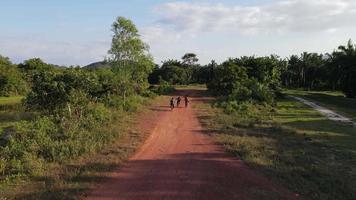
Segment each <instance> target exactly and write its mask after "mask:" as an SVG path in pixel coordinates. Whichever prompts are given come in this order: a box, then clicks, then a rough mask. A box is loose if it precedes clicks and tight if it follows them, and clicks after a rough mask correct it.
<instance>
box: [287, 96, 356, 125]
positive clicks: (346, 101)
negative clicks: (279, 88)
mask: <svg viewBox="0 0 356 200" xmlns="http://www.w3.org/2000/svg"><path fill="white" fill-rule="evenodd" d="M285 93H286V94H290V95H295V96H300V97H302V98H305V99H308V100H310V101H313V102H315V103H317V104H319V105H321V106H324V107H327V108H329V109H331V110H333V111H335V112H337V113H340V114H342V115H345V116H346V117H349V118H351V119H353V120H355V121H356V99H351V98H346V97H345V95H344V94H343V93H341V92H338V91H304V90H286V91H285Z"/></svg>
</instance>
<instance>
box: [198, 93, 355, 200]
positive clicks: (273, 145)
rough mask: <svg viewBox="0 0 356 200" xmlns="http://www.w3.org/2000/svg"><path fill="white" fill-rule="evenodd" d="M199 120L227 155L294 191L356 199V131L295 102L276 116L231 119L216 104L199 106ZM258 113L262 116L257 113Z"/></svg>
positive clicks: (281, 104) (284, 102)
mask: <svg viewBox="0 0 356 200" xmlns="http://www.w3.org/2000/svg"><path fill="white" fill-rule="evenodd" d="M196 109H197V111H198V112H197V113H198V117H199V119H200V121H201V122H202V124H203V125H204V126H205V127H206V128H207V129H208V132H209V133H211V134H212V135H213V136H214V138H215V139H216V140H217V141H218V142H219V143H220V144H222V145H223V146H224V147H225V148H226V150H227V151H229V152H230V153H232V154H233V155H235V156H237V157H239V158H240V159H242V160H243V161H244V162H245V163H246V164H247V165H249V166H250V167H252V168H254V169H256V170H258V171H261V172H262V173H264V174H265V175H267V176H268V177H270V178H271V179H273V180H275V181H276V182H279V183H280V184H282V185H285V186H286V187H288V188H289V189H290V190H292V191H294V192H296V193H298V194H300V195H301V196H305V197H307V198H310V199H320V200H324V199H348V200H351V199H356V190H355V188H356V170H355V168H356V128H355V127H352V126H349V125H345V124H342V123H338V122H333V121H330V120H327V119H326V118H325V117H323V116H322V115H320V114H319V113H318V112H317V111H314V110H312V109H310V108H309V107H307V106H305V105H304V104H302V103H300V102H297V101H294V100H292V99H288V98H283V99H279V101H278V104H277V107H276V110H275V111H274V112H272V113H273V115H272V120H266V119H269V117H270V115H271V112H265V111H264V110H260V111H259V115H257V116H260V119H261V120H258V121H256V119H254V118H253V117H252V118H251V121H250V122H252V123H253V125H252V126H236V122H239V121H241V119H243V121H246V120H247V121H249V119H250V118H249V117H246V116H249V115H250V114H248V113H245V114H243V113H238V114H236V113H226V112H224V111H223V110H222V109H221V108H217V107H212V106H211V105H210V104H208V103H205V104H200V105H197V106H196ZM255 112H258V111H256V110H255Z"/></svg>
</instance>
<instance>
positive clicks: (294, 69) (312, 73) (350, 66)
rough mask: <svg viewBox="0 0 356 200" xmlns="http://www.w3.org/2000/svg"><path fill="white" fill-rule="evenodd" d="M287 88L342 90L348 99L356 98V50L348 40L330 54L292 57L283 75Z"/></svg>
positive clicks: (305, 53) (307, 54)
mask: <svg viewBox="0 0 356 200" xmlns="http://www.w3.org/2000/svg"><path fill="white" fill-rule="evenodd" d="M282 82H283V85H284V86H286V87H292V88H304V89H307V90H313V89H327V90H341V91H343V92H344V94H345V95H346V96H347V97H350V98H355V97H356V46H355V45H354V44H353V43H352V42H351V40H349V42H348V43H347V45H346V46H339V47H338V49H337V50H335V51H334V52H332V53H330V54H325V55H323V54H317V53H307V52H304V53H303V54H302V55H301V56H297V55H292V56H291V57H290V58H289V59H288V66H287V68H286V70H284V71H283V74H282Z"/></svg>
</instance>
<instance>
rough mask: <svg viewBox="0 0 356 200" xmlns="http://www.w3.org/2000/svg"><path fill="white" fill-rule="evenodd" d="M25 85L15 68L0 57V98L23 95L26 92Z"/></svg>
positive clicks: (8, 60) (21, 75) (20, 74)
mask: <svg viewBox="0 0 356 200" xmlns="http://www.w3.org/2000/svg"><path fill="white" fill-rule="evenodd" d="M27 85H28V84H27V83H26V81H25V80H24V78H23V74H22V73H21V72H20V70H19V69H18V68H17V66H16V65H14V64H12V63H11V61H10V59H9V58H7V57H3V56H1V55H0V96H10V95H23V94H25V93H26V92H27V90H28V86H27Z"/></svg>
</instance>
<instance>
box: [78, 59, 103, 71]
mask: <svg viewBox="0 0 356 200" xmlns="http://www.w3.org/2000/svg"><path fill="white" fill-rule="evenodd" d="M106 67H109V65H108V63H107V62H105V61H100V62H94V63H91V64H89V65H87V66H84V67H83V68H84V69H90V70H96V69H100V68H106Z"/></svg>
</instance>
